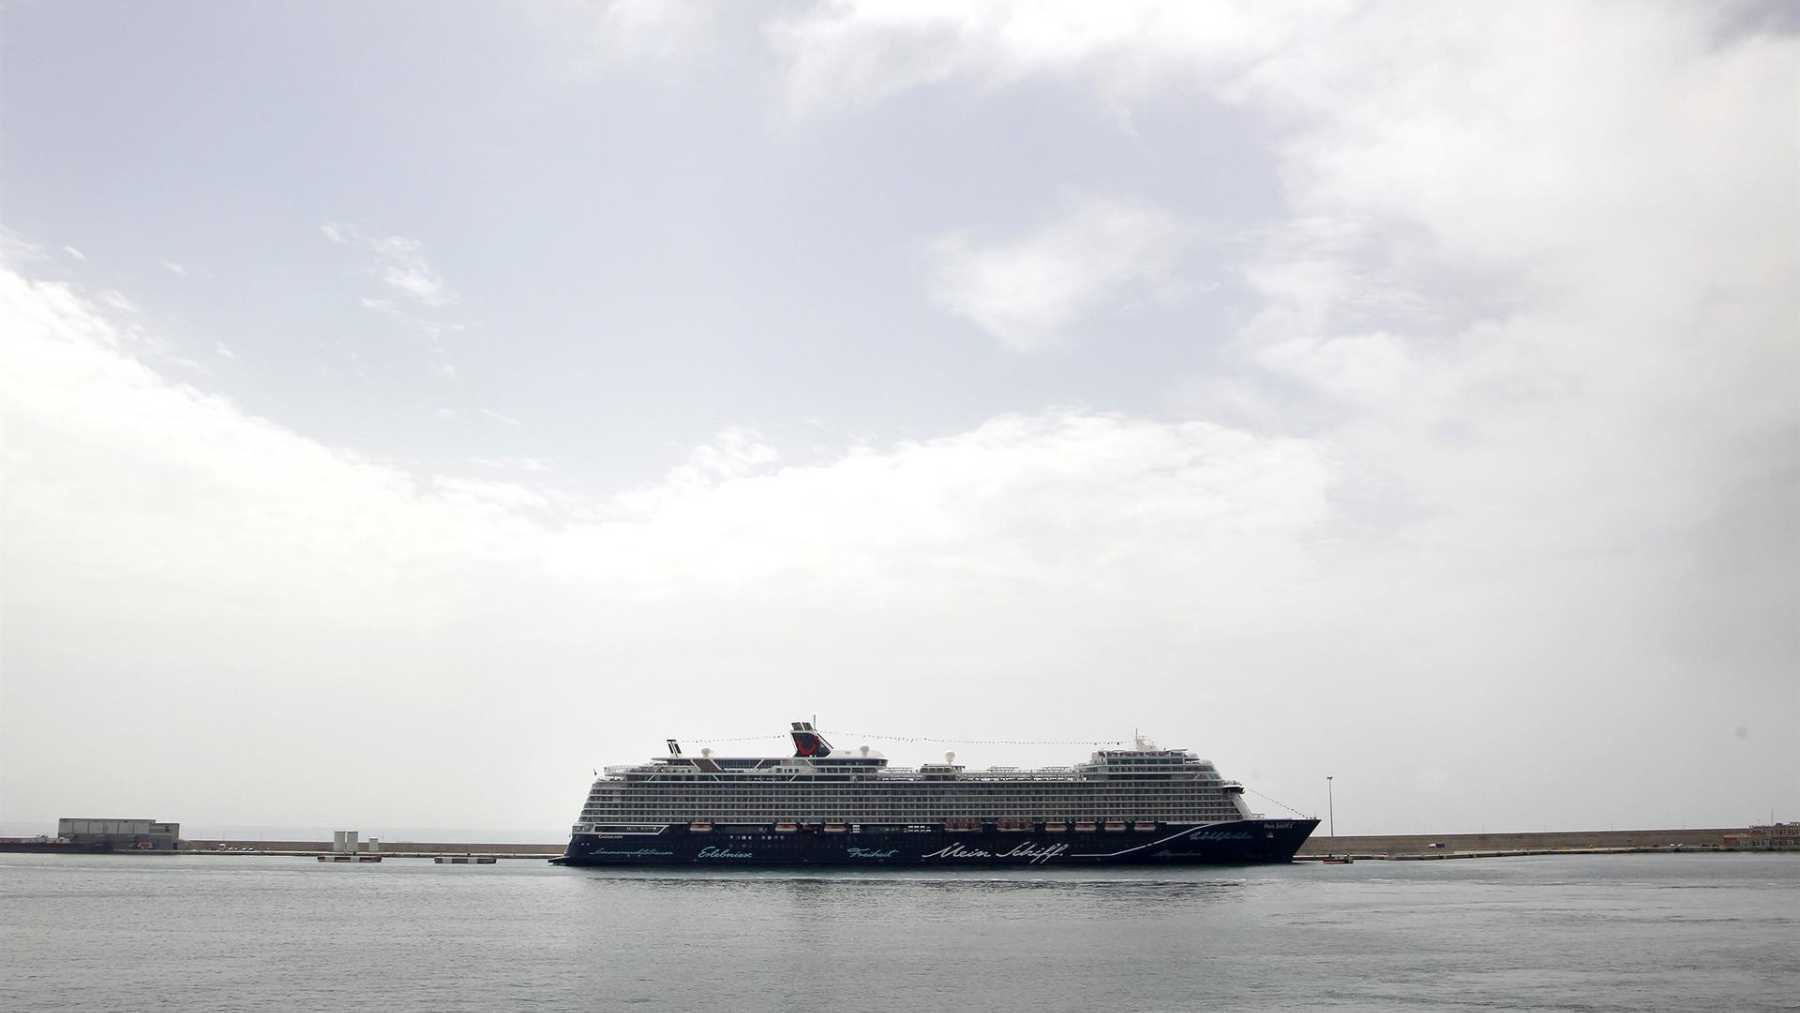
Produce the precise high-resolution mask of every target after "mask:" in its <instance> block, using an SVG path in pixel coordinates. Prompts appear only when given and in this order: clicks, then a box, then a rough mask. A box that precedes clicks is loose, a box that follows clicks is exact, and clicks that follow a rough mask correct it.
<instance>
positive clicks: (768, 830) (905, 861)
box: [557, 819, 1319, 869]
mask: <svg viewBox="0 0 1800 1013" xmlns="http://www.w3.org/2000/svg"><path fill="white" fill-rule="evenodd" d="M1318 825H1319V821H1318V820H1310V819H1293V820H1260V819H1258V820H1237V821H1233V822H1230V823H1213V824H1209V825H1206V826H1168V825H1162V824H1159V825H1157V826H1154V827H1143V828H1141V829H1135V828H1134V829H1125V830H1105V829H1096V830H1074V829H1070V830H1066V831H1060V832H1056V831H1047V830H1044V829H1042V828H1041V827H1039V828H1036V829H1032V830H1028V831H1016V830H1000V829H997V828H995V827H994V826H993V825H992V824H988V825H984V826H983V827H982V828H981V829H979V830H948V829H945V828H944V827H941V826H929V827H917V828H906V827H882V828H871V827H862V828H857V829H847V830H842V831H835V830H826V829H823V828H819V827H802V828H799V829H796V830H784V831H777V830H776V829H774V828H773V827H770V826H767V825H763V826H729V825H719V826H716V827H714V828H713V829H711V830H694V829H690V828H688V827H685V826H671V827H666V828H664V829H663V830H662V831H661V832H660V833H643V834H577V835H575V836H574V837H572V838H570V840H569V847H568V850H567V851H566V852H565V853H564V855H563V857H562V858H560V859H557V861H559V862H561V863H562V864H564V865H597V866H627V867H629V866H653V867H667V866H697V867H706V868H730V867H740V868H908V869H917V868H938V869H967V868H987V869H991V868H1024V867H1044V868H1052V867H1065V866H1096V865H1252V864H1261V863H1267V862H1287V861H1291V860H1292V859H1293V857H1294V852H1296V851H1298V850H1300V845H1302V844H1304V843H1306V838H1307V836H1308V835H1309V834H1311V833H1312V832H1313V828H1315V827H1317V826H1318Z"/></svg>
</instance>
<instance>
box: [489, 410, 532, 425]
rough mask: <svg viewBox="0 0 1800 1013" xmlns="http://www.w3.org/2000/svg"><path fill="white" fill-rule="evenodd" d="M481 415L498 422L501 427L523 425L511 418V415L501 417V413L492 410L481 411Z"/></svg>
mask: <svg viewBox="0 0 1800 1013" xmlns="http://www.w3.org/2000/svg"><path fill="white" fill-rule="evenodd" d="M481 414H483V415H485V416H487V417H488V418H490V419H493V420H494V421H495V422H498V423H500V424H502V425H508V426H522V425H524V424H525V423H523V422H520V421H519V420H518V419H515V418H513V417H512V416H511V415H502V414H501V413H499V412H497V411H495V410H493V409H492V408H483V409H481Z"/></svg>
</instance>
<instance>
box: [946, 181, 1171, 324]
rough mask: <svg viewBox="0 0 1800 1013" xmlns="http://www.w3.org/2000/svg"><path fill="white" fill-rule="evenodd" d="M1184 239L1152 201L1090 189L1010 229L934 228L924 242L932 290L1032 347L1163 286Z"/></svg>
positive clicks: (968, 315) (958, 309)
mask: <svg viewBox="0 0 1800 1013" xmlns="http://www.w3.org/2000/svg"><path fill="white" fill-rule="evenodd" d="M1187 239H1188V232H1187V230H1186V229H1185V228H1184V227H1182V226H1181V225H1180V224H1178V223H1177V222H1176V221H1175V220H1174V219H1172V218H1171V217H1170V216H1168V215H1167V214H1164V213H1163V212H1160V211H1158V210H1156V209H1154V208H1150V207H1147V206H1144V205H1142V204H1136V203H1131V202H1127V201H1121V200H1115V199H1107V198H1098V197H1087V198H1083V199H1081V200H1079V201H1076V202H1074V203H1073V205H1072V206H1071V207H1070V208H1069V209H1068V211H1067V213H1066V214H1065V215H1064V216H1063V217H1062V218H1061V219H1060V220H1058V221H1056V222H1054V223H1052V224H1050V225H1048V226H1045V227H1043V228H1040V229H1038V230H1037V231H1035V232H1032V233H1030V234H1028V235H1025V236H1022V237H1019V238H1016V239H1012V240H999V241H989V242H983V241H982V240H980V239H979V238H977V237H976V236H974V235H972V234H971V233H968V232H959V233H954V234H952V235H948V236H944V237H941V238H940V239H938V240H937V241H936V242H935V243H934V244H933V246H932V251H931V252H932V261H933V264H932V268H933V281H932V292H931V294H932V299H933V300H934V301H935V302H937V303H938V304H939V305H941V306H943V307H944V308H945V309H948V310H950V311H951V312H953V313H956V314H958V315H959V316H963V317H966V318H968V319H969V320H971V321H973V322H974V323H975V324H977V325H978V326H980V327H981V328H982V329H983V330H985V331H987V332H988V333H989V334H991V335H993V336H994V337H995V338H997V339H998V340H999V341H1000V342H1002V343H1003V344H1005V345H1006V346H1007V347H1009V348H1012V349H1014V350H1015V351H1021V352H1030V351H1036V350H1038V349H1040V348H1042V347H1044V346H1045V345H1046V344H1048V343H1050V342H1052V341H1053V340H1055V339H1056V338H1057V337H1058V336H1060V335H1061V334H1063V333H1064V332H1065V331H1066V330H1067V329H1068V328H1070V327H1071V326H1072V325H1074V324H1077V323H1079V322H1080V321H1081V320H1082V319H1083V318H1085V317H1086V316H1088V315H1089V314H1091V313H1093V312H1094V311H1096V310H1097V309H1099V308H1100V307H1102V306H1103V305H1105V304H1106V303H1107V302H1109V301H1112V300H1115V299H1118V298H1120V297H1122V296H1124V295H1127V294H1130V293H1131V292H1133V291H1134V290H1135V291H1145V292H1150V293H1156V292H1158V291H1159V290H1162V289H1164V288H1166V287H1167V286H1168V285H1169V283H1170V279H1171V275H1172V272H1173V268H1174V263H1175V259H1176V256H1177V255H1178V254H1179V253H1180V251H1181V249H1182V246H1183V245H1184V244H1185V243H1186V242H1187Z"/></svg>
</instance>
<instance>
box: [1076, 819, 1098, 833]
mask: <svg viewBox="0 0 1800 1013" xmlns="http://www.w3.org/2000/svg"><path fill="white" fill-rule="evenodd" d="M1093 829H1094V821H1093V820H1076V821H1075V830H1076V832H1078V833H1088V832H1090V831H1092V830H1093Z"/></svg>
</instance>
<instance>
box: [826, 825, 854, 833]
mask: <svg viewBox="0 0 1800 1013" xmlns="http://www.w3.org/2000/svg"><path fill="white" fill-rule="evenodd" d="M847 829H849V828H848V827H846V826H844V825H843V824H842V823H827V824H825V832H826V833H828V834H841V833H843V832H844V831H845V830H847Z"/></svg>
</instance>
